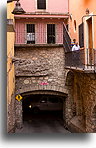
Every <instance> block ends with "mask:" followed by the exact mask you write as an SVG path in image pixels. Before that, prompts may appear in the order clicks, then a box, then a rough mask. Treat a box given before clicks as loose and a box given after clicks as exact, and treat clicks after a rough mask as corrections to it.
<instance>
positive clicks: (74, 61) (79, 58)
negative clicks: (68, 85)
mask: <svg viewBox="0 0 96 148" xmlns="http://www.w3.org/2000/svg"><path fill="white" fill-rule="evenodd" d="M65 68H67V69H72V70H80V71H84V72H86V73H90V72H92V73H94V72H96V49H89V48H87V49H80V50H77V51H68V52H65Z"/></svg>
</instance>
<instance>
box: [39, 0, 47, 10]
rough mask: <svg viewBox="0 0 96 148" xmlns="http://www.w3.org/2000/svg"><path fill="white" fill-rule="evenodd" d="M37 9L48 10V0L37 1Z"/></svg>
mask: <svg viewBox="0 0 96 148" xmlns="http://www.w3.org/2000/svg"><path fill="white" fill-rule="evenodd" d="M37 9H46V0H37Z"/></svg>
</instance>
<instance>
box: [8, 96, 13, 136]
mask: <svg viewBox="0 0 96 148" xmlns="http://www.w3.org/2000/svg"><path fill="white" fill-rule="evenodd" d="M7 132H8V133H14V132H15V95H14V94H13V95H12V96H11V102H10V103H9V104H7Z"/></svg>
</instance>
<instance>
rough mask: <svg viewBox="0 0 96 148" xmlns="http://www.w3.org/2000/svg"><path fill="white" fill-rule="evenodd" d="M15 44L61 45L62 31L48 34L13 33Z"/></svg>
mask: <svg viewBox="0 0 96 148" xmlns="http://www.w3.org/2000/svg"><path fill="white" fill-rule="evenodd" d="M15 44H63V31H62V32H55V34H54V35H53V34H48V33H47V32H34V33H27V32H26V31H25V32H18V31H17V32H15Z"/></svg>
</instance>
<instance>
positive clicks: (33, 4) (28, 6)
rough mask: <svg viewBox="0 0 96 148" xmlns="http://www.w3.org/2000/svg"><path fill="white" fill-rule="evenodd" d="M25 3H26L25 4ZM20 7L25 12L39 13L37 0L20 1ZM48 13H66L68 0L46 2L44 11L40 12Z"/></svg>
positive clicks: (47, 0) (48, 0)
mask: <svg viewBox="0 0 96 148" xmlns="http://www.w3.org/2000/svg"><path fill="white" fill-rule="evenodd" d="M26 2H27V3H26ZM20 3H21V6H22V7H23V9H24V10H25V11H26V12H36V11H40V10H38V9H37V0H27V1H25V0H20ZM41 11H44V12H50V13H52V12H53V13H67V12H68V0H59V1H56V0H46V10H41Z"/></svg>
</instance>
